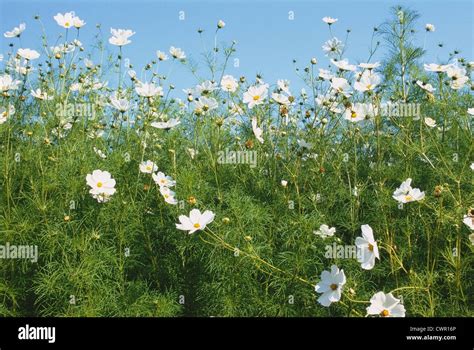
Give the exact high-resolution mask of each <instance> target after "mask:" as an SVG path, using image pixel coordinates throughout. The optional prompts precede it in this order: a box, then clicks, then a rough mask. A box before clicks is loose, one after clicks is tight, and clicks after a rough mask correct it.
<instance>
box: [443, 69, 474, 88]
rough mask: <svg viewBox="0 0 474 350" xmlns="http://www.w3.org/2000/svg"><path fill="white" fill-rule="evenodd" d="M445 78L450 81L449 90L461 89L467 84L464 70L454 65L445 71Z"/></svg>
mask: <svg viewBox="0 0 474 350" xmlns="http://www.w3.org/2000/svg"><path fill="white" fill-rule="evenodd" d="M446 74H447V76H448V77H449V78H450V79H451V84H450V86H451V89H454V90H458V89H461V88H462V87H463V86H464V84H466V83H467V81H468V80H469V78H468V77H467V75H466V70H465V69H464V68H460V67H457V66H454V65H451V66H450V67H448V69H447V70H446Z"/></svg>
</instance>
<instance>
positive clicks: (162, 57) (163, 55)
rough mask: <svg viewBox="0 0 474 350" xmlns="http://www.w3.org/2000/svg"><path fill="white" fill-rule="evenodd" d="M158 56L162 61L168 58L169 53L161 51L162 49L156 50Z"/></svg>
mask: <svg viewBox="0 0 474 350" xmlns="http://www.w3.org/2000/svg"><path fill="white" fill-rule="evenodd" d="M156 57H158V59H159V60H160V61H166V60H168V55H167V54H166V53H165V52H163V51H160V50H158V51H156Z"/></svg>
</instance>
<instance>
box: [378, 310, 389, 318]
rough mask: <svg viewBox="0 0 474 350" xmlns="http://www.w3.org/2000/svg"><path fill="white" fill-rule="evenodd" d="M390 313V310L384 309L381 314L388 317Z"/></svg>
mask: <svg viewBox="0 0 474 350" xmlns="http://www.w3.org/2000/svg"><path fill="white" fill-rule="evenodd" d="M389 314H390V313H389V312H388V310H383V311H382V312H381V313H380V316H382V317H387V316H388V315H389Z"/></svg>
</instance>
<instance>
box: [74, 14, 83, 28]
mask: <svg viewBox="0 0 474 350" xmlns="http://www.w3.org/2000/svg"><path fill="white" fill-rule="evenodd" d="M72 23H73V25H74V27H76V28H77V29H80V28H82V27H84V26H85V25H86V22H84V21H83V20H82V19H80V18H79V17H77V16H74V18H73V20H72Z"/></svg>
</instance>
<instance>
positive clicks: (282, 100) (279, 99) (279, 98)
mask: <svg viewBox="0 0 474 350" xmlns="http://www.w3.org/2000/svg"><path fill="white" fill-rule="evenodd" d="M288 97H289V96H287V95H283V94H278V93H276V92H274V93H272V99H273V100H274V101H275V102H276V103H278V104H280V105H285V106H289V105H290V104H291V102H290V100H289V98H288Z"/></svg>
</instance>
